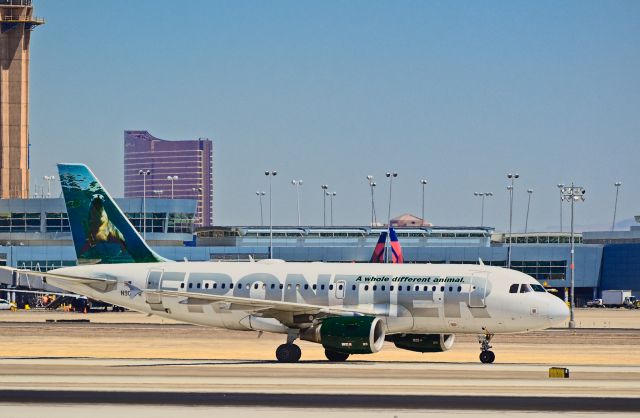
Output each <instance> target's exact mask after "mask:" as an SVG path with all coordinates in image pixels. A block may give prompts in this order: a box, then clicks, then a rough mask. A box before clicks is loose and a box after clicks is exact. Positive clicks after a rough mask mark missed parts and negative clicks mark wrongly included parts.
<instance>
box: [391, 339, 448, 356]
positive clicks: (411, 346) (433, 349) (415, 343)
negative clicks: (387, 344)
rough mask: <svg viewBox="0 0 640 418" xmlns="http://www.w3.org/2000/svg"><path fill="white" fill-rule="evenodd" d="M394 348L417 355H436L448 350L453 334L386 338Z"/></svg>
mask: <svg viewBox="0 0 640 418" xmlns="http://www.w3.org/2000/svg"><path fill="white" fill-rule="evenodd" d="M387 340H389V341H393V343H394V344H395V345H396V347H398V348H401V349H403V350H409V351H417V352H419V353H438V352H441V351H447V350H450V349H451V347H453V343H454V342H455V340H456V336H455V334H395V335H390V336H388V337H387Z"/></svg>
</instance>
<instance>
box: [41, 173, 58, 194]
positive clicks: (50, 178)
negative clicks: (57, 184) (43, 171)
mask: <svg viewBox="0 0 640 418" xmlns="http://www.w3.org/2000/svg"><path fill="white" fill-rule="evenodd" d="M43 178H44V179H45V181H46V182H47V183H48V189H47V190H48V192H47V197H51V181H52V180H55V179H56V177H55V176H44V177H43ZM43 197H44V196H43Z"/></svg>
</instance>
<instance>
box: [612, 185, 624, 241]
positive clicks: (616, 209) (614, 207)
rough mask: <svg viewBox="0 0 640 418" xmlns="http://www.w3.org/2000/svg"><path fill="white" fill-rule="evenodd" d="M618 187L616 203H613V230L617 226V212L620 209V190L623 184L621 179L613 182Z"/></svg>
mask: <svg viewBox="0 0 640 418" xmlns="http://www.w3.org/2000/svg"><path fill="white" fill-rule="evenodd" d="M613 185H614V186H615V188H616V203H615V204H614V205H613V222H611V231H612V232H613V230H614V228H615V227H616V212H617V211H618V192H619V191H620V186H622V182H621V181H616V182H615V183H613Z"/></svg>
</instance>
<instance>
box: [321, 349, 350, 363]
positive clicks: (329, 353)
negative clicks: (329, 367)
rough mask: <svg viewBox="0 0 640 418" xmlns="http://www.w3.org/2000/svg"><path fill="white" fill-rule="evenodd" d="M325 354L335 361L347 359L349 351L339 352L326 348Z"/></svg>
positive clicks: (328, 358)
mask: <svg viewBox="0 0 640 418" xmlns="http://www.w3.org/2000/svg"><path fill="white" fill-rule="evenodd" d="M324 355H325V356H326V357H327V360H329V361H335V362H342V361H347V359H348V358H349V354H348V353H339V352H337V351H331V350H324Z"/></svg>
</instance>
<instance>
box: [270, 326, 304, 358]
mask: <svg viewBox="0 0 640 418" xmlns="http://www.w3.org/2000/svg"><path fill="white" fill-rule="evenodd" d="M296 331H297V332H296ZM296 331H294V330H291V331H290V332H289V333H288V334H287V343H286V344H281V345H280V346H278V348H277V349H276V358H277V359H278V361H279V362H280V363H297V362H298V361H299V360H300V357H301V356H302V350H300V347H298V346H297V345H295V344H294V343H293V342H294V341H295V340H296V338H298V336H299V335H300V331H299V330H296Z"/></svg>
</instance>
